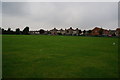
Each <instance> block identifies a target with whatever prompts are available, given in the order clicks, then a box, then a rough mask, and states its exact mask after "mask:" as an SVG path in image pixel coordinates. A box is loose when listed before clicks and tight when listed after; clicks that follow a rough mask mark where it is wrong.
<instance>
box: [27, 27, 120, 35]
mask: <svg viewBox="0 0 120 80" xmlns="http://www.w3.org/2000/svg"><path fill="white" fill-rule="evenodd" d="M29 33H30V34H41V33H40V31H29ZM42 34H49V35H86V36H101V35H102V36H120V28H117V29H116V30H107V29H102V28H99V27H95V28H94V29H92V30H88V31H85V30H84V31H81V30H80V29H78V28H76V29H73V28H72V27H70V28H68V29H65V30H63V29H60V30H58V29H56V28H54V29H52V30H49V31H48V30H47V31H43V33H42Z"/></svg>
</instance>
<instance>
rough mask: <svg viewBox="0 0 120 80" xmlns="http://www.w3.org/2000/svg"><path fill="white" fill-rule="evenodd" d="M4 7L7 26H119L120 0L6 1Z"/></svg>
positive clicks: (4, 22)
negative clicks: (115, 0)
mask: <svg viewBox="0 0 120 80" xmlns="http://www.w3.org/2000/svg"><path fill="white" fill-rule="evenodd" d="M2 7H3V27H5V28H8V27H9V25H10V26H11V28H13V29H15V28H16V27H20V28H21V29H22V28H23V27H25V26H26V25H28V26H29V27H30V28H31V29H32V30H35V29H39V28H41V27H42V28H45V29H51V28H53V27H56V28H68V27H69V26H72V27H74V28H76V27H78V28H80V29H92V28H93V27H95V26H100V27H103V28H107V29H115V28H117V27H118V26H117V17H118V12H117V10H118V7H117V2H116V3H115V2H17V3H16V2H7V3H6V2H4V3H3V5H2ZM12 26H14V27H12Z"/></svg>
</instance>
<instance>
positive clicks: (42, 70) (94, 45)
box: [2, 35, 118, 78]
mask: <svg viewBox="0 0 120 80" xmlns="http://www.w3.org/2000/svg"><path fill="white" fill-rule="evenodd" d="M113 42H115V43H116V45H113ZM2 43H3V54H2V55H3V78H118V39H117V38H106V37H104V38H102V37H80V36H47V35H3V42H2Z"/></svg>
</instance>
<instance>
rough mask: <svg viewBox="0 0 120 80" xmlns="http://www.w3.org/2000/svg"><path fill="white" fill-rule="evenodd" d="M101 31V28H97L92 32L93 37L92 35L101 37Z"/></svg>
mask: <svg viewBox="0 0 120 80" xmlns="http://www.w3.org/2000/svg"><path fill="white" fill-rule="evenodd" d="M100 30H101V28H98V27H95V28H94V29H93V30H92V32H91V35H92V36H98V35H100V34H99V31H100Z"/></svg>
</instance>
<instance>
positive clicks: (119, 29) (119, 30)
mask: <svg viewBox="0 0 120 80" xmlns="http://www.w3.org/2000/svg"><path fill="white" fill-rule="evenodd" d="M116 36H119V37H120V28H117V29H116Z"/></svg>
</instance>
